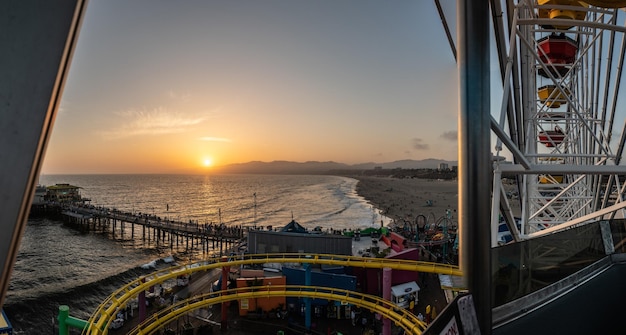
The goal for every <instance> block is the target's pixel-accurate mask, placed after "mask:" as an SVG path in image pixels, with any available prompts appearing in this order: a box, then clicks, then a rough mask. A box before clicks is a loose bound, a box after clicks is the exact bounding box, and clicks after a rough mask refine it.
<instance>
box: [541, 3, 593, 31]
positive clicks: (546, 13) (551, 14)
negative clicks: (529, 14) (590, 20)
mask: <svg viewBox="0 0 626 335" xmlns="http://www.w3.org/2000/svg"><path fill="white" fill-rule="evenodd" d="M600 1H601V0H600ZM537 4H538V5H539V6H543V5H558V6H575V7H580V8H581V9H583V8H587V7H589V5H588V4H587V2H583V1H577V0H537ZM537 14H538V15H539V18H541V19H569V20H584V19H585V16H587V11H581V10H573V9H557V8H539V12H538V13H537ZM571 27H573V25H569V26H559V25H554V26H552V25H547V26H544V28H556V29H564V30H567V29H569V28H571Z"/></svg>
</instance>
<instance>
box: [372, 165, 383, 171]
mask: <svg viewBox="0 0 626 335" xmlns="http://www.w3.org/2000/svg"><path fill="white" fill-rule="evenodd" d="M382 169H383V167H382V166H374V170H377V171H380V170H382Z"/></svg>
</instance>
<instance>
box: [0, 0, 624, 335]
mask: <svg viewBox="0 0 626 335" xmlns="http://www.w3.org/2000/svg"><path fill="white" fill-rule="evenodd" d="M39 2H40V5H41V6H48V7H46V8H47V10H40V11H33V10H32V7H30V6H32V4H24V3H22V2H17V1H16V2H10V3H8V4H7V3H4V4H3V5H1V7H0V8H1V9H0V13H2V14H0V16H1V19H0V31H4V32H9V33H8V34H0V43H2V45H3V46H6V48H5V50H9V51H10V52H6V53H0V69H2V70H1V71H0V73H2V76H0V78H1V79H0V105H2V106H3V108H5V109H6V112H3V116H2V118H0V134H2V135H1V136H0V147H1V149H0V152H1V153H2V156H1V157H2V158H3V159H4V160H5V161H11V162H12V164H3V165H2V166H1V167H0V172H1V173H2V175H3V176H5V178H2V179H3V187H0V198H1V199H3V201H2V202H0V227H1V228H2V230H3V231H4V232H5V233H3V234H0V256H1V257H0V268H2V276H1V277H0V306H1V304H2V302H3V299H4V295H5V292H6V290H7V288H8V282H9V279H10V274H11V268H12V266H13V263H14V261H15V257H16V254H17V251H18V246H19V240H20V237H21V234H22V231H23V229H24V226H25V223H26V220H27V216H28V209H29V205H30V201H31V200H32V198H33V192H34V189H35V186H36V179H37V177H36V176H37V175H38V174H39V170H40V167H41V162H42V157H43V153H44V151H45V147H46V144H47V141H48V138H49V135H50V131H51V128H52V124H53V120H54V115H55V113H56V110H57V109H58V105H59V100H60V95H61V92H62V87H63V84H64V82H65V80H66V77H67V69H68V67H69V64H70V59H71V54H72V52H73V48H74V47H75V43H76V39H77V34H78V31H79V27H80V24H81V20H82V18H83V12H84V8H85V2H83V1H80V0H74V1H72V0H67V1H64V2H63V3H62V4H56V5H54V6H51V5H48V4H47V1H39ZM439 2H440V1H439V0H435V3H436V4H437V5H438V7H439V5H440V4H439ZM485 3H486V2H485V1H470V0H467V1H459V7H458V8H459V13H458V15H457V16H458V18H457V20H458V22H459V24H458V26H459V27H458V31H459V32H461V33H462V34H459V36H458V37H457V41H458V43H459V46H460V47H459V52H458V53H457V52H456V48H455V45H454V43H453V42H452V40H451V39H450V40H451V45H452V49H453V52H454V54H455V59H458V61H459V73H460V85H461V88H462V90H461V99H460V106H461V107H460V109H461V111H460V115H461V117H460V120H461V122H460V124H459V130H460V134H461V135H463V136H460V137H459V147H460V169H459V172H460V181H459V185H460V192H459V194H460V199H461V200H460V214H461V215H460V229H461V230H465V231H466V232H465V234H470V235H464V234H461V245H462V246H461V249H462V250H463V251H462V254H461V257H462V258H464V262H465V263H463V261H462V264H464V265H463V266H462V267H461V269H462V270H463V275H464V276H466V278H467V280H468V283H469V284H468V288H469V291H470V294H472V295H474V297H475V299H474V301H475V303H476V315H477V318H478V324H479V325H480V330H478V329H477V328H465V329H464V330H462V332H461V333H465V334H469V333H480V332H481V331H482V333H486V334H487V333H492V332H493V333H505V332H507V333H509V334H510V333H516V331H517V333H523V331H524V330H528V329H529V328H528V327H530V326H531V325H533V321H532V320H530V319H529V318H530V317H535V318H536V317H537V316H536V315H539V316H541V315H544V316H550V317H551V319H550V320H551V322H552V323H559V321H561V322H560V324H563V325H564V326H567V325H568V324H569V325H570V327H577V326H578V327H580V325H581V324H580V323H576V322H573V321H572V320H576V319H577V315H572V314H570V315H569V316H568V319H569V320H561V319H563V318H562V317H561V318H559V317H552V315H553V314H551V313H550V312H545V311H544V310H542V306H546V305H550V304H558V302H559V300H560V299H563V297H564V296H566V295H568V296H573V297H576V296H577V294H576V291H575V290H574V287H576V286H577V285H579V284H580V283H585V282H589V281H591V280H592V279H590V278H595V277H600V276H601V275H602V273H605V272H610V271H611V270H607V269H611V268H615V267H616V266H617V265H616V264H619V263H620V261H621V262H624V261H626V259H625V258H624V257H621V255H623V254H624V252H625V251H626V250H624V247H623V245H624V241H626V234H625V233H624V230H626V229H624V226H625V224H624V218H625V217H626V215H625V213H626V212H625V208H626V202H624V195H625V193H626V182H625V181H626V180H625V178H624V176H626V168H624V166H623V165H622V156H623V154H624V147H625V144H626V128H624V127H625V126H626V123H625V122H624V120H626V110H625V109H624V108H623V106H624V103H625V102H624V101H623V97H622V95H623V94H622V95H620V93H621V79H622V71H623V70H622V69H623V66H624V58H625V57H626V28H625V25H624V21H625V16H626V15H625V14H626V13H625V12H624V11H622V10H621V9H619V8H621V7H626V1H624V0H619V1H618V0H616V1H611V0H587V1H584V2H583V1H576V0H519V1H513V0H509V1H504V0H502V1H500V0H491V1H489V3H488V5H487V4H485ZM488 12H490V13H491V18H492V25H491V26H492V28H493V29H492V32H493V36H492V38H493V41H494V42H493V48H494V50H495V54H496V58H497V59H492V60H491V63H493V64H498V65H499V70H500V71H499V72H500V78H499V81H498V80H496V82H499V84H492V85H488V83H489V82H490V80H489V78H488V77H489V71H488V67H487V69H485V68H480V69H479V70H474V69H473V68H472V67H473V66H474V64H476V62H477V61H476V59H478V61H480V62H481V63H480V64H484V63H482V62H485V58H486V62H487V63H488V64H491V63H489V57H488V55H486V54H485V51H487V53H489V50H488V49H489V43H487V42H485V40H489V39H490V38H489V29H488V26H489V24H488V23H487V22H488V20H483V19H485V18H487V16H488ZM440 14H441V12H440ZM442 21H443V22H444V28H445V30H446V32H448V33H449V29H448V27H447V24H446V23H445V20H442ZM416 33H418V32H416ZM448 36H450V35H449V34H448ZM485 44H486V45H487V48H486V49H487V50H485V49H484V48H482V49H481V50H474V49H478V48H479V47H474V45H478V46H484V45H485ZM42 55H45V57H42ZM457 56H458V57H457ZM485 56H486V57H485ZM468 59H469V61H468ZM472 79H477V80H476V81H472ZM492 80H493V79H492ZM468 83H471V84H468ZM476 83H477V84H476ZM485 83H487V85H485ZM474 86H480V87H479V88H476V87H474ZM489 86H490V87H489ZM495 87H497V88H496V89H494V88H495ZM464 90H465V91H464ZM490 90H491V91H490ZM474 93H475V94H474ZM476 96H477V97H479V99H478V103H476V100H472V99H474V97H476ZM498 96H499V97H500V100H499V101H498V100H497V99H496V100H495V101H497V102H499V103H500V105H499V106H493V107H494V108H493V110H495V112H492V113H489V111H490V110H491V109H490V108H485V106H488V105H489V101H488V100H489V98H491V97H495V98H497V97H498ZM486 100H487V102H486V103H484V102H485V101H486ZM492 101H494V100H493V99H492ZM472 113H473V114H472ZM473 117H480V118H481V120H486V121H487V123H488V125H487V127H488V128H490V129H491V134H492V136H493V140H492V141H491V146H492V147H493V148H495V154H494V155H489V156H490V157H493V158H494V159H493V161H490V162H485V159H484V158H483V157H487V156H488V155H484V153H489V154H490V150H489V148H487V147H486V146H481V145H474V146H473V145H469V144H466V143H463V141H464V140H472V139H473V137H472V135H474V133H473V131H475V130H474V126H475V125H476V122H481V121H476V120H473V119H472V118H473ZM619 127H621V128H619ZM478 128H479V127H478ZM16 134H17V135H16ZM476 135H481V136H482V134H476ZM487 136H489V135H487ZM476 137H479V136H476ZM488 142H489V141H488ZM493 144H495V146H493ZM501 156H504V157H510V161H505V160H504V159H500V158H501ZM475 167H487V168H483V169H474V168H475ZM473 172H474V173H477V174H478V173H480V174H481V176H482V173H487V174H488V175H489V177H487V178H482V177H481V178H474V176H473V174H472V173H473ZM7 176H10V178H9V177H7ZM483 179H485V180H486V179H489V180H491V181H492V187H491V189H489V190H487V191H484V190H483V189H485V186H484V183H483V184H481V181H482V182H484V181H485V180H483ZM509 183H512V184H513V185H515V187H516V189H517V194H519V197H517V198H515V199H510V198H508V197H507V193H506V192H505V188H504V187H505V185H506V184H509ZM475 190H479V191H480V192H483V191H484V192H485V193H480V192H479V193H477V194H478V195H479V196H476V197H473V196H472V195H474V194H476V193H472V192H473V191H475ZM482 195H486V196H482ZM513 201H515V202H517V204H514V203H513ZM474 205H476V206H474ZM475 207H476V208H478V209H476V208H475ZM484 208H487V209H488V212H489V213H488V215H487V220H482V219H484V218H485V215H483V213H482V212H480V211H481V210H482V209H484ZM517 208H519V210H517ZM475 211H476V212H480V213H478V214H476V215H474V214H475ZM483 221H484V222H483ZM487 222H488V224H487ZM502 223H505V224H506V226H507V227H508V230H509V232H510V234H511V236H512V239H513V240H512V241H511V242H510V243H508V244H505V245H499V243H498V239H497V236H498V230H499V227H500V226H501V225H502ZM468 231H469V232H468ZM483 231H486V232H487V233H486V234H482V232H483ZM471 234H477V235H471ZM468 236H469V237H470V238H469V239H468ZM485 236H486V237H485ZM472 237H477V238H476V239H474V238H472ZM483 242H484V243H483ZM316 260H317V259H316ZM239 261H240V262H245V261H247V260H243V259H242V260H239ZM320 261H321V260H320ZM336 261H337V262H339V263H342V262H348V263H349V262H350V260H336ZM361 261H362V260H359V262H361ZM355 262H356V261H355ZM355 264H356V263H355ZM362 264H367V262H366V261H363V263H362ZM376 266H382V265H380V264H379V265H376ZM398 266H400V265H398ZM401 266H406V264H405V265H401ZM420 266H422V265H420ZM424 266H426V265H424ZM415 267H416V269H417V264H415ZM420 269H422V270H424V271H426V272H448V273H450V272H454V271H458V269H456V270H450V269H447V268H443V267H437V266H433V267H431V268H428V269H426V268H420ZM420 271H421V270H420ZM455 273H456V272H455ZM169 275H173V274H166V275H164V276H169ZM491 277H493V279H492V278H491ZM492 282H493V283H494V287H491V285H490V283H492ZM129 285H130V284H129ZM133 285H134V286H132V285H131V286H127V287H125V288H124V289H123V290H121V291H119V292H117V293H116V294H117V295H112V296H111V298H110V299H107V301H106V302H104V303H103V305H102V306H103V307H102V308H101V309H99V310H98V311H99V312H100V313H101V314H97V313H95V314H94V317H93V318H92V320H96V321H95V323H93V324H90V325H89V326H88V327H87V329H88V330H89V332H90V333H93V334H98V333H102V332H105V333H106V325H107V324H108V323H109V322H110V321H111V320H109V319H108V317H109V316H110V314H109V312H110V311H108V309H107V308H110V307H111V306H114V305H115V304H117V303H118V302H119V300H120V297H121V296H126V295H127V294H129V292H131V291H132V292H135V291H136V292H139V291H140V290H142V289H143V286H142V285H144V284H142V283H140V282H137V283H133ZM581 286H582V285H581ZM605 286H607V288H606V289H609V290H612V292H611V293H613V294H615V292H619V294H621V295H619V296H623V295H626V294H622V293H623V292H621V291H620V290H617V289H616V286H610V285H605ZM492 290H493V291H495V293H494V294H493V296H492V294H491V293H490V292H492ZM284 293H285V294H287V293H286V290H285V292H284ZM289 294H292V293H289ZM293 294H295V293H293ZM302 294H309V293H306V292H305V293H302ZM324 294H329V295H328V297H331V296H332V294H333V293H332V292H325V293H324ZM548 302H550V303H549V304H548ZM374 305H376V304H372V305H368V306H369V307H372V308H376V307H374ZM366 307H367V306H366ZM563 308H566V307H563ZM379 312H380V313H382V314H385V315H386V316H388V317H389V318H391V319H393V320H394V321H396V322H398V324H401V325H402V327H403V328H404V329H405V331H407V332H410V333H415V334H417V333H420V332H421V331H423V330H424V325H422V324H420V323H419V322H418V321H415V322H414V323H411V322H413V321H411V322H409V321H407V320H413V319H412V318H411V316H407V315H400V314H398V313H397V312H395V311H394V310H393V308H387V310H385V309H380V310H379ZM394 313H395V314H394ZM533 314H534V315H535V316H533ZM446 315H447V317H448V319H445V317H446ZM456 315H458V314H456ZM607 315H609V316H610V315H611V314H607ZM492 316H493V319H492ZM572 316H573V318H572ZM596 316H597V315H596ZM453 318H454V316H452V317H451V316H450V314H446V313H442V314H441V316H440V318H439V319H438V320H435V322H434V323H433V324H432V325H431V328H429V329H428V330H426V332H429V331H430V332H431V333H434V332H433V331H434V329H439V330H442V329H446V328H445V327H446V325H448V324H450V322H451V320H453ZM580 319H586V321H587V323H591V327H592V329H593V330H607V328H606V325H605V324H607V323H608V322H605V321H607V320H605V319H606V318H605V319H603V318H602V317H599V318H597V319H595V321H596V322H595V323H594V322H593V321H594V320H589V318H588V317H581V318H580ZM527 320H530V321H527ZM96 324H97V326H96ZM511 324H514V325H515V327H509V328H507V325H511ZM81 325H82V324H81ZM463 326H465V325H463ZM437 327H438V328H437ZM543 327H544V328H540V329H539V331H538V333H541V329H543V330H544V332H547V330H546V329H549V326H543ZM546 327H547V328H546ZM603 327H604V328H603ZM462 328H463V327H462ZM609 329H610V328H609ZM534 332H535V333H537V330H534Z"/></svg>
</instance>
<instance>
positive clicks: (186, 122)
mask: <svg viewBox="0 0 626 335" xmlns="http://www.w3.org/2000/svg"><path fill="white" fill-rule="evenodd" d="M116 115H118V116H119V117H121V118H122V119H123V120H122V122H120V124H121V126H119V127H118V128H116V129H111V130H109V131H104V132H102V135H103V136H104V137H105V138H106V139H120V138H125V137H131V136H141V135H164V134H177V133H182V132H184V131H186V130H188V129H189V128H191V127H193V126H195V125H197V124H199V123H201V122H203V121H204V120H206V116H197V115H187V114H183V113H180V112H175V111H169V110H167V109H166V108H163V107H159V108H156V109H153V110H150V111H148V110H129V111H125V112H119V113H116Z"/></svg>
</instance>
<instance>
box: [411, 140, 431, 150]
mask: <svg viewBox="0 0 626 335" xmlns="http://www.w3.org/2000/svg"><path fill="white" fill-rule="evenodd" d="M412 142H413V149H415V150H428V143H424V140H422V139H421V138H414V139H413V140H412Z"/></svg>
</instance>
